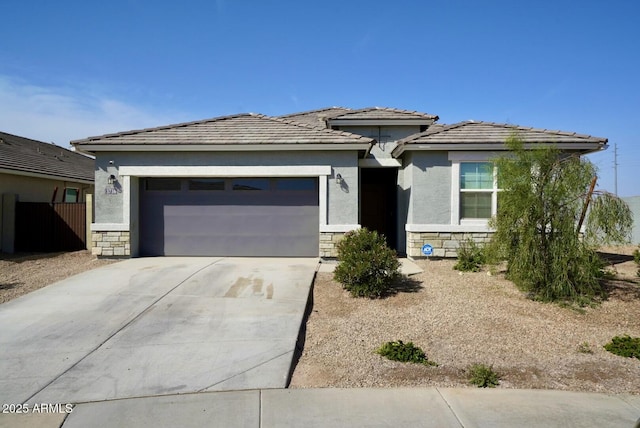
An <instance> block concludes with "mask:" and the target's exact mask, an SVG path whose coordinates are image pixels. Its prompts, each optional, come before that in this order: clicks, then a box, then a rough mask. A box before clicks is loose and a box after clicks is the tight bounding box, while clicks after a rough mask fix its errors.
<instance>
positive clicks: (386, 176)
mask: <svg viewBox="0 0 640 428" xmlns="http://www.w3.org/2000/svg"><path fill="white" fill-rule="evenodd" d="M360 183H361V184H360V190H361V195H360V224H361V225H362V227H366V228H367V229H369V230H375V231H377V232H378V233H381V234H382V235H384V236H385V237H386V238H387V245H389V246H390V247H391V248H393V249H395V250H398V248H397V245H398V233H397V205H398V204H397V197H398V191H397V183H398V170H397V169H396V168H363V169H361V170H360Z"/></svg>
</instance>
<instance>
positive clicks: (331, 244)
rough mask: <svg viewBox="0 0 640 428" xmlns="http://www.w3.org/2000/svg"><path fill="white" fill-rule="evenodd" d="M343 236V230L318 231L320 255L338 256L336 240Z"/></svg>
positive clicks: (338, 240) (327, 256)
mask: <svg viewBox="0 0 640 428" xmlns="http://www.w3.org/2000/svg"><path fill="white" fill-rule="evenodd" d="M343 237H344V233H343V232H320V257H325V258H335V257H338V242H340V240H341V239H342V238H343Z"/></svg>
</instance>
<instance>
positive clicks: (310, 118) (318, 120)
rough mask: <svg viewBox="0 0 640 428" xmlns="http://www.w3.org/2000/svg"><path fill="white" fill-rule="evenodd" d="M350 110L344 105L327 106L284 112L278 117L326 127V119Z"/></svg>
mask: <svg viewBox="0 0 640 428" xmlns="http://www.w3.org/2000/svg"><path fill="white" fill-rule="evenodd" d="M350 110H351V109H349V108H345V107H327V108H321V109H318V110H310V111H303V112H300V113H292V114H286V115H284V116H279V117H280V118H282V119H287V120H293V121H296V122H300V123H306V124H308V125H311V126H317V127H321V128H326V127H327V122H326V120H327V119H329V118H331V117H333V116H337V115H340V114H342V113H344V112H347V111H350Z"/></svg>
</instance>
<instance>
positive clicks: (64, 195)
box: [62, 186, 80, 204]
mask: <svg viewBox="0 0 640 428" xmlns="http://www.w3.org/2000/svg"><path fill="white" fill-rule="evenodd" d="M67 190H75V191H76V200H75V201H73V202H67ZM79 201H80V189H79V188H78V187H70V186H68V187H65V188H64V192H63V193H62V202H64V203H68V204H77V203H78V202H79Z"/></svg>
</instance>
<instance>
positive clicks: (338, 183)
mask: <svg viewBox="0 0 640 428" xmlns="http://www.w3.org/2000/svg"><path fill="white" fill-rule="evenodd" d="M342 183H344V180H343V179H342V175H341V174H336V184H337V185H338V186H342Z"/></svg>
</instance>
